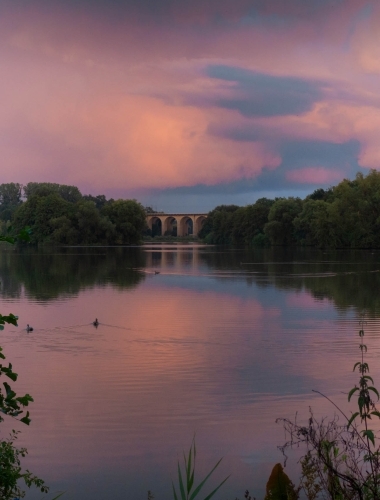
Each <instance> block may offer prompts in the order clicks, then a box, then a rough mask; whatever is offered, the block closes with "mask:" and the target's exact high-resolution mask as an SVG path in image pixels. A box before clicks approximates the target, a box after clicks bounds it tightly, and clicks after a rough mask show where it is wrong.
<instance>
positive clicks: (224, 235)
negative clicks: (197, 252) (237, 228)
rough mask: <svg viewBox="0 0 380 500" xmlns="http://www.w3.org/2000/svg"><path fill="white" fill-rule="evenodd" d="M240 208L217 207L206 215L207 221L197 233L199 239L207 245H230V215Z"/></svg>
mask: <svg viewBox="0 0 380 500" xmlns="http://www.w3.org/2000/svg"><path fill="white" fill-rule="evenodd" d="M239 208H240V207H238V206H237V205H219V206H217V207H215V208H214V210H211V212H209V213H208V215H207V219H206V220H205V223H204V224H203V226H202V229H201V230H200V232H199V237H200V238H202V239H205V241H206V242H207V243H214V244H219V245H225V244H227V245H228V244H231V243H232V215H233V213H234V212H236V210H238V209H239Z"/></svg>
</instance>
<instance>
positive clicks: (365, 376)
mask: <svg viewBox="0 0 380 500" xmlns="http://www.w3.org/2000/svg"><path fill="white" fill-rule="evenodd" d="M362 378H364V379H365V380H370V381H371V382H372V383H373V384H374V383H375V382H374V381H373V378H372V377H370V376H369V375H363V377H362Z"/></svg>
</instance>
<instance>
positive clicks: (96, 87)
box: [0, 0, 380, 190]
mask: <svg viewBox="0 0 380 500" xmlns="http://www.w3.org/2000/svg"><path fill="white" fill-rule="evenodd" d="M35 5H36V6H37V7H38V3H36V4H35ZM54 5H55V4H54ZM189 5H190V4H189ZM191 5H193V7H192V10H191V12H192V13H193V15H192V16H190V14H189V16H185V15H182V14H183V13H181V12H179V10H175V9H174V8H169V7H168V9H169V10H168V12H169V15H168V18H166V21H165V22H164V21H163V20H162V19H163V18H157V19H153V18H149V19H148V18H144V16H143V18H142V19H143V20H142V21H141V20H140V21H139V17H138V15H137V14H136V10H133V9H132V11H131V14H130V16H128V15H125V17H124V19H123V21H122V22H119V23H116V22H114V20H113V21H112V19H111V18H108V17H105V18H101V17H100V16H97V15H96V13H95V14H94V12H93V11H91V12H90V11H89V12H85V11H83V10H82V11H81V12H79V11H76V12H74V11H71V10H70V9H69V8H67V7H64V6H63V7H60V8H57V7H56V6H53V7H52V8H51V9H49V10H46V9H42V8H41V9H38V8H37V7H36V8H25V10H20V9H18V10H17V11H16V10H12V9H8V10H7V9H5V10H4V15H3V17H2V20H0V46H1V48H2V51H1V53H0V64H1V67H2V73H3V75H5V77H4V78H2V79H1V81H0V95H1V109H2V113H1V115H0V132H1V141H0V154H1V157H2V159H3V167H2V180H3V182H9V181H18V182H28V181H30V180H49V181H56V182H67V183H71V184H75V183H77V184H78V185H79V186H81V185H82V186H84V185H86V186H93V189H96V190H100V189H104V186H106V187H108V188H110V189H112V188H116V187H117V188H124V189H139V188H142V187H144V188H165V187H176V186H192V185H197V184H200V183H202V184H208V185H212V184H217V183H220V182H230V181H235V180H239V179H243V178H255V177H257V176H259V175H260V173H261V172H262V170H263V169H264V168H269V169H271V170H272V171H273V174H274V175H275V170H276V168H278V166H279V165H280V164H281V161H282V159H281V156H280V155H279V153H278V152H277V151H276V147H275V142H276V140H277V139H278V138H281V139H282V140H283V141H284V140H310V141H316V140H320V141H330V142H336V143H343V142H345V141H349V140H352V139H354V140H356V141H358V142H359V143H360V154H359V158H358V160H359V162H360V164H361V165H362V166H363V167H371V168H373V167H374V168H376V167H377V166H378V165H380V148H379V146H378V131H379V129H380V116H379V112H378V109H377V105H378V102H377V100H378V98H377V82H374V80H373V78H371V77H369V76H368V72H372V73H373V72H376V71H378V60H380V59H378V58H377V56H378V53H377V49H376V43H375V42H374V38H373V37H372V35H373V36H374V37H375V38H376V36H377V35H376V33H377V31H376V29H377V27H378V26H379V25H380V8H379V7H378V6H373V10H372V12H371V18H370V21H368V19H366V17H365V16H360V15H358V13H360V9H361V8H362V7H363V6H364V5H365V2H362V1H361V0H360V1H359V0H355V1H347V2H346V3H344V5H343V4H342V5H341V4H337V6H335V7H334V8H331V9H327V8H326V9H322V10H318V12H317V14H318V15H315V16H310V15H309V14H308V9H307V8H306V6H305V5H304V6H302V5H303V4H302V5H301V4H299V2H293V3H292V2H290V3H289V5H288V7H287V8H286V9H285V10H284V8H283V5H284V4H283V3H282V2H275V1H273V2H269V3H268V2H264V3H262V4H259V11H260V12H262V13H264V14H265V15H266V16H267V17H268V23H267V24H261V25H260V24H255V23H251V24H250V22H249V19H246V20H245V21H246V22H245V23H244V22H242V17H241V16H243V17H244V15H246V13H247V8H248V5H249V2H247V1H245V0H242V1H239V2H233V4H231V2H229V1H228V2H208V3H207V6H205V5H204V2H203V3H201V2H195V4H191ZM300 5H301V7H300ZM173 9H174V10H173ZM189 9H190V7H188V6H186V9H185V11H188V10H189ZM281 9H282V10H281ZM216 11H219V12H221V14H222V16H223V17H224V18H225V19H227V20H229V24H228V26H224V25H223V24H221V25H220V24H218V23H214V22H211V21H212V19H214V16H213V14H215V12H216ZM189 12H190V11H189ZM276 13H277V14H278V15H284V16H285V22H284V23H283V24H281V25H280V26H278V25H271V24H270V22H269V21H270V16H272V15H276ZM322 14H323V15H322ZM148 17H149V16H148ZM290 18H291V19H292V21H291V22H288V21H289V19H290ZM169 20H172V21H173V22H172V23H170V22H169ZM243 20H244V19H243ZM154 21H156V22H154ZM368 23H370V24H369V27H370V33H371V34H372V35H371V36H369V35H368V36H367V35H366V33H367V31H366V27H367V24H368ZM346 42H347V44H348V45H347V46H348V48H347V47H346V48H345V49H344V50H342V44H344V43H346ZM210 64H228V65H234V66H239V67H242V68H246V69H250V70H255V71H261V72H264V73H269V74H271V75H275V76H297V77H302V78H306V79H310V80H316V79H318V80H323V82H325V83H326V88H327V89H330V90H327V91H326V92H325V94H324V96H323V98H321V100H320V101H319V102H316V103H315V104H314V105H313V107H312V109H310V111H308V112H306V113H304V114H301V115H299V116H298V115H289V116H282V117H279V116H274V117H267V118H249V119H248V118H244V117H242V116H240V115H239V114H238V112H237V111H236V110H229V109H219V108H217V106H206V105H204V104H202V99H201V98H202V96H205V95H216V93H217V92H220V88H219V89H218V88H217V83H216V82H215V80H212V79H210V78H207V77H206V76H205V75H204V74H202V71H201V70H202V68H204V67H206V66H207V65H210ZM379 67H380V66H379ZM379 71H380V70H379ZM331 89H333V90H331ZM340 89H344V92H341V91H340ZM224 91H225V93H226V94H228V86H226V88H225V89H224ZM185 94H192V95H195V96H197V97H199V98H200V99H199V101H198V102H197V101H196V100H195V101H194V102H193V103H192V104H191V105H190V104H189V105H186V104H185V103H184V102H183V98H182V96H183V95H185ZM213 123H218V124H220V125H221V126H222V125H230V124H232V123H233V124H234V125H236V126H242V127H250V126H252V125H255V126H257V127H260V128H261V129H262V130H263V131H264V132H265V133H263V134H262V136H265V137H266V139H267V140H264V139H257V140H256V141H253V142H248V141H246V142H237V141H232V140H229V139H227V138H225V137H217V136H215V135H212V134H211V133H209V129H210V124H213ZM266 131H267V132H266ZM343 175H344V172H343V171H342V170H339V171H338V170H337V169H331V170H330V169H328V168H326V167H324V166H322V165H319V166H315V167H310V166H306V165H305V167H304V168H303V169H300V170H297V171H292V172H289V174H288V177H287V179H288V180H290V181H293V182H296V183H306V182H314V183H325V182H335V181H337V180H340V179H341V178H342V176H343Z"/></svg>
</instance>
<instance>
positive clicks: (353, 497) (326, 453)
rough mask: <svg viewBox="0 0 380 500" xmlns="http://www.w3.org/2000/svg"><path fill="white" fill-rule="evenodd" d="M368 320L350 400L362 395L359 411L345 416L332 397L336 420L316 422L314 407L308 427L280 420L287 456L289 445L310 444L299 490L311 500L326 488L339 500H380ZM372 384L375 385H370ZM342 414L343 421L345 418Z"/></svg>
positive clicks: (326, 493)
mask: <svg viewBox="0 0 380 500" xmlns="http://www.w3.org/2000/svg"><path fill="white" fill-rule="evenodd" d="M364 324H365V322H364V320H363V318H362V319H361V320H360V330H359V337H360V345H359V348H360V351H361V356H360V361H358V362H357V363H355V365H354V371H355V370H358V371H359V383H358V385H355V387H353V388H352V389H351V390H350V391H349V393H348V401H350V400H351V399H352V397H353V395H354V394H357V396H358V399H357V405H358V411H355V412H354V413H352V414H351V415H350V416H348V415H346V414H345V413H344V412H343V411H342V409H341V408H339V407H338V406H337V405H336V404H335V403H334V402H333V401H332V400H331V399H329V398H328V397H327V396H325V395H324V394H322V393H320V392H319V391H314V392H317V393H318V394H320V395H322V396H323V397H325V398H326V399H327V400H328V401H330V402H331V403H332V404H333V406H334V407H335V408H336V410H337V413H336V414H335V415H334V417H333V418H332V419H327V418H323V419H322V420H319V421H318V420H316V419H315V418H314V415H313V412H312V410H311V409H310V417H309V422H308V425H307V426H302V425H299V424H298V422H297V419H296V420H295V421H291V420H288V419H278V421H280V422H282V423H283V425H284V428H285V430H286V432H287V433H288V435H289V436H290V439H289V440H288V441H287V442H286V443H285V444H284V445H283V446H281V447H280V449H281V450H282V452H283V453H284V456H285V462H286V458H287V456H286V449H287V448H289V447H293V446H294V445H297V446H299V445H301V444H302V445H305V446H306V453H305V455H304V456H303V457H302V458H301V466H302V474H301V483H300V489H302V490H303V491H304V493H305V495H306V498H307V499H308V500H315V499H317V498H318V495H319V493H320V492H321V493H322V494H323V496H324V497H325V498H326V497H327V498H331V499H334V500H380V446H378V445H377V441H376V440H377V437H376V431H375V430H374V429H373V428H372V426H371V425H370V422H371V421H372V419H373V418H380V412H378V411H377V409H376V407H375V402H374V401H373V400H372V397H373V396H376V398H377V399H379V393H378V391H377V389H376V387H375V386H374V382H373V379H372V377H371V376H370V375H368V373H369V366H368V363H366V362H365V360H364V355H365V353H366V352H367V346H366V345H365V344H364ZM370 384H371V385H370ZM342 417H343V422H342Z"/></svg>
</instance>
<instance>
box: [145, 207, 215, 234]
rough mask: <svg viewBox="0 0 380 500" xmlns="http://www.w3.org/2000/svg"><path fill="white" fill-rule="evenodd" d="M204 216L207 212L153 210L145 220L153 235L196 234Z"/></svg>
mask: <svg viewBox="0 0 380 500" xmlns="http://www.w3.org/2000/svg"><path fill="white" fill-rule="evenodd" d="M206 218H207V214H179V213H172V214H166V213H164V212H155V213H150V214H147V216H146V222H147V224H148V227H149V229H150V230H151V231H152V235H153V236H155V235H157V236H158V235H160V236H167V235H172V236H188V235H191V234H193V235H194V236H197V235H198V233H199V231H200V230H201V228H202V225H203V224H204V221H205V220H206Z"/></svg>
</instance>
